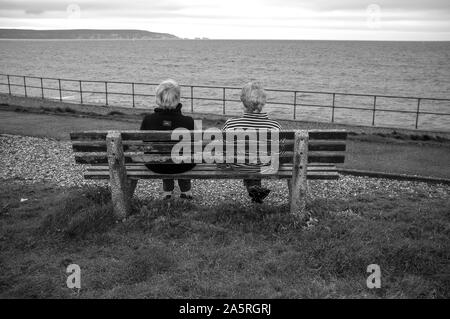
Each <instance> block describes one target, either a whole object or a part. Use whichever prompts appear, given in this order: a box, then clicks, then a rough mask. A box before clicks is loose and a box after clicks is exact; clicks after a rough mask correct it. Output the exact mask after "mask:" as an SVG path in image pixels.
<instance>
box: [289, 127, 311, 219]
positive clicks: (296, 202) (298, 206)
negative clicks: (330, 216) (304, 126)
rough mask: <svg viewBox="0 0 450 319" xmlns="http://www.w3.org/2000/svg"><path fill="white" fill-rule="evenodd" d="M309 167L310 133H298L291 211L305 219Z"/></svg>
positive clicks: (291, 191) (295, 145) (291, 188)
mask: <svg viewBox="0 0 450 319" xmlns="http://www.w3.org/2000/svg"><path fill="white" fill-rule="evenodd" d="M307 167H308V131H304V130H302V131H296V132H295V143H294V159H293V166H292V179H291V181H290V196H289V200H290V211H291V214H293V215H295V216H297V217H299V218H303V217H304V215H305V208H306V197H307V189H308V184H307V175H306V174H307Z"/></svg>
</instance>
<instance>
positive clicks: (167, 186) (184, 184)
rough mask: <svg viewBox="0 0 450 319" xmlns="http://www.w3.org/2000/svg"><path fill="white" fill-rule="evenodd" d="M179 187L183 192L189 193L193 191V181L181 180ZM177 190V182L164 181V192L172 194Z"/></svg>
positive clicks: (171, 180)
mask: <svg viewBox="0 0 450 319" xmlns="http://www.w3.org/2000/svg"><path fill="white" fill-rule="evenodd" d="M178 186H179V187H180V191H181V192H183V193H184V192H188V191H190V190H191V180H190V179H179V180H178ZM174 188H175V181H174V180H173V179H163V190H164V191H165V192H171V191H173V189H174Z"/></svg>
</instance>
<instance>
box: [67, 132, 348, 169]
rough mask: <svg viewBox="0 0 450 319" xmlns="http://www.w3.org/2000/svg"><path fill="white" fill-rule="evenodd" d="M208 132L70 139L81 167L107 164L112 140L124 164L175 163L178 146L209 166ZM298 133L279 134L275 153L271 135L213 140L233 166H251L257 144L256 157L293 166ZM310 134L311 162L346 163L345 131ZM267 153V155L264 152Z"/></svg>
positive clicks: (190, 159)
mask: <svg viewBox="0 0 450 319" xmlns="http://www.w3.org/2000/svg"><path fill="white" fill-rule="evenodd" d="M205 132H207V131H191V132H190V133H189V134H190V135H189V137H190V139H186V136H183V137H181V135H179V136H178V137H177V138H176V139H175V140H174V139H172V132H171V131H120V132H117V131H85V132H74V133H71V134H70V137H71V140H72V146H73V151H74V152H75V161H76V162H77V163H79V164H91V165H94V164H104V163H108V143H111V142H112V141H113V142H114V143H115V145H116V146H117V145H119V148H120V149H121V150H122V151H123V155H124V160H125V163H158V164H172V163H174V162H173V157H172V156H171V152H172V150H173V148H174V146H175V145H176V144H178V147H179V146H183V147H184V146H186V148H184V149H183V154H184V155H188V156H187V157H184V160H185V162H193V163H194V162H195V163H210V161H211V159H210V158H209V159H208V157H207V156H205V152H204V151H205V147H207V145H209V146H208V147H209V150H210V148H211V144H210V142H211V139H210V138H206V137H205V136H204V133H205ZM295 132H296V131H295V130H284V131H280V132H278V133H277V134H278V136H277V139H276V141H278V143H279V144H278V149H277V150H276V151H275V149H276V147H274V146H273V145H274V144H272V138H273V137H274V136H272V135H271V134H270V132H269V135H268V136H264V138H263V137H262V136H260V135H258V134H257V135H251V134H250V136H246V137H245V138H243V139H239V138H234V140H233V139H232V140H230V139H229V137H230V136H227V135H226V133H225V132H221V133H220V134H219V135H217V134H216V138H215V140H214V141H215V143H216V144H217V145H221V147H222V151H223V154H224V156H225V157H226V158H227V163H229V162H230V159H233V162H234V163H238V162H239V163H242V162H246V163H248V162H249V159H250V156H249V155H252V154H253V153H252V151H253V150H254V148H252V147H255V145H257V152H256V155H257V156H259V155H260V154H261V153H263V154H268V155H271V154H272V153H276V154H278V156H279V162H280V163H292V162H293V157H294V148H295V147H294V145H295ZM307 133H308V134H307V136H308V163H310V164H337V163H343V162H344V159H345V149H346V143H345V140H346V138H347V132H346V131H345V130H308V132H307ZM108 134H109V135H108ZM108 136H109V137H108ZM108 139H109V140H108ZM180 141H181V143H180ZM188 146H189V147H188ZM231 146H233V147H231ZM238 146H240V147H241V148H239V147H238ZM109 148H110V152H111V151H113V148H112V147H111V146H110V147H109ZM219 149H220V148H219ZM239 149H241V150H245V153H244V154H243V153H242V152H240V151H238V150H239ZM265 151H267V152H266V153H264V152H265ZM216 152H217V148H216ZM230 152H232V154H230ZM227 155H228V157H227ZM253 155H255V154H253Z"/></svg>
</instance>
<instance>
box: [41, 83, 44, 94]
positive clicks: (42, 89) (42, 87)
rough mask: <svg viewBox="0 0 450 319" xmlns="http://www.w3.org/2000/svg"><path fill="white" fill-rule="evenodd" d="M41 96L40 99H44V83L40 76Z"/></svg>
mask: <svg viewBox="0 0 450 319" xmlns="http://www.w3.org/2000/svg"><path fill="white" fill-rule="evenodd" d="M41 96H42V99H44V83H43V81H42V78H41Z"/></svg>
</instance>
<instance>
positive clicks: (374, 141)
mask: <svg viewBox="0 0 450 319" xmlns="http://www.w3.org/2000/svg"><path fill="white" fill-rule="evenodd" d="M221 124H222V122H221V121H211V120H204V122H203V125H204V127H210V126H219V127H220V126H221ZM138 127H139V122H138V121H136V120H132V119H130V120H128V121H118V120H113V119H100V118H89V117H77V116H58V115H50V114H36V113H18V112H10V111H1V117H0V133H9V134H19V135H30V136H42V137H51V138H56V139H62V140H66V139H68V137H69V133H70V132H73V131H83V130H93V129H96V130H105V129H137V128H138ZM449 158H450V147H449V144H448V143H447V144H437V143H421V142H408V141H404V140H393V139H392V138H382V137H379V136H371V135H366V136H356V137H355V136H351V139H350V140H349V142H348V152H347V158H346V163H345V164H344V167H345V168H352V169H360V170H368V171H380V172H389V173H402V174H411V175H422V176H434V177H442V178H450V166H449V165H448V159H449Z"/></svg>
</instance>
